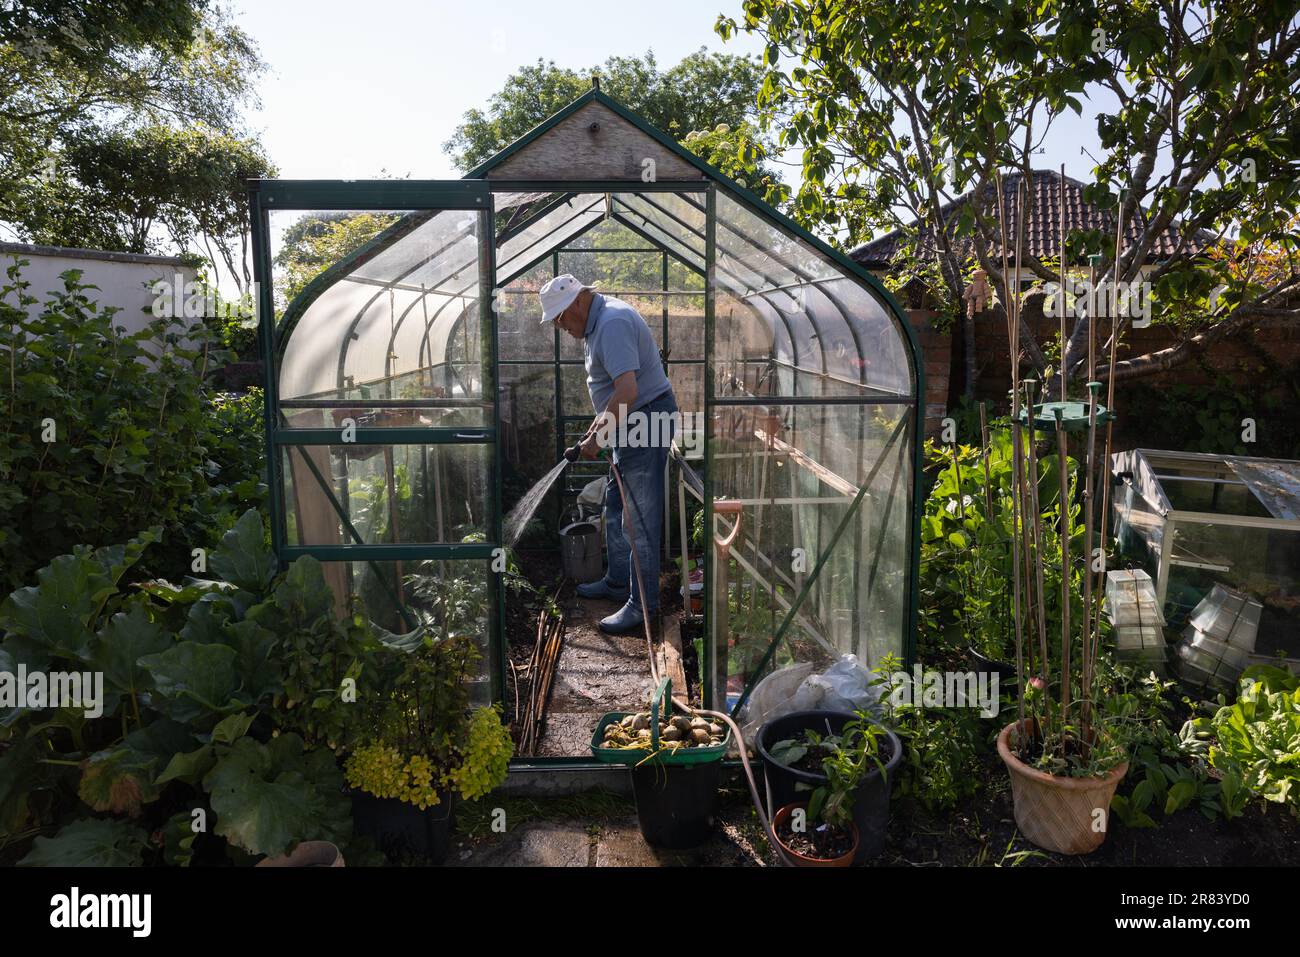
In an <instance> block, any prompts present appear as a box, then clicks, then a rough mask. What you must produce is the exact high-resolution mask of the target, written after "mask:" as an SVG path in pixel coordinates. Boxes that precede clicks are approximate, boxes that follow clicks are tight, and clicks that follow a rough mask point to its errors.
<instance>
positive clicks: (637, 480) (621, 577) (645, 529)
mask: <svg viewBox="0 0 1300 957" xmlns="http://www.w3.org/2000/svg"><path fill="white" fill-rule="evenodd" d="M676 412H677V400H676V398H674V396H673V394H672V393H671V392H669V393H668V394H667V395H665V396H662V397H660V398H658V399H655V400H654V401H653V402H648V403H646V404H645V405H644V406H642V407H641V408H640V409H637V410H636V411H635V412H633V413H631V414H630V415H629V417H628V430H627V435H626V436H623V435H620V436H619V440H620V441H622V440H623V439H624V438H627V439H632V440H635V439H636V432H635V428H634V425H633V423H634V421H635V420H634V418H633V417H634V416H636V415H639V414H641V413H644V414H645V415H646V417H647V418H646V421H647V426H646V428H645V434H646V436H647V439H648V441H646V442H635V444H633V442H629V443H628V445H627V446H619V445H617V444H616V445H615V448H614V463H615V464H616V465H617V466H618V470H619V474H620V475H622V476H623V484H624V485H625V486H627V492H628V497H629V498H631V499H632V504H631V507H629V508H627V509H626V511H627V514H628V516H629V518H630V520H631V523H632V530H633V533H634V535H633V538H634V541H635V545H636V554H637V558H638V559H639V561H640V564H641V575H642V577H643V578H644V579H645V587H646V591H647V592H648V594H646V595H644V596H642V595H641V590H640V589H639V588H637V581H636V567H635V566H634V565H633V562H632V546H631V545H630V544H629V543H628V539H627V533H626V532H625V531H624V529H623V516H624V503H623V496H622V495H620V494H619V491H618V483H617V482H616V481H615V480H614V475H613V473H612V472H611V473H610V475H609V477H608V478H606V479H605V548H606V551H607V552H608V555H609V569H608V571H606V572H605V581H606V582H607V583H608V584H609V585H610V586H611V587H614V588H628V589H630V591H631V596H632V598H631V601H632V604H633V606H634V607H636V608H637V609H639V610H640V611H641V612H642V614H654V613H655V612H657V611H658V610H659V555H660V552H661V550H662V547H663V534H664V505H665V501H664V468H665V467H666V466H667V464H668V448H669V446H670V445H671V444H672V438H673V435H674V433H675V431H676V419H675V416H674V418H673V420H672V421H671V422H669V421H666V420H665V418H664V417H665V416H668V415H672V414H673V413H676ZM655 413H658V415H655Z"/></svg>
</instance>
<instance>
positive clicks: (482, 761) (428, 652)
mask: <svg viewBox="0 0 1300 957" xmlns="http://www.w3.org/2000/svg"><path fill="white" fill-rule="evenodd" d="M385 646H386V654H383V655H380V656H379V660H378V661H377V662H376V668H375V670H376V671H377V674H376V675H373V676H371V677H370V678H369V679H368V680H367V681H366V685H365V690H364V691H361V692H360V693H359V700H360V703H361V705H362V706H361V708H360V709H359V712H358V718H359V720H358V722H357V733H356V745H355V746H354V747H353V748H352V749H351V753H350V754H349V755H348V757H347V759H346V761H345V762H344V767H343V770H344V774H345V776H346V778H347V782H348V785H349V786H350V787H351V789H352V802H353V805H352V809H353V821H354V824H355V827H356V830H357V833H359V834H364V835H367V836H369V837H371V838H372V839H374V841H375V843H376V844H377V845H378V846H379V848H380V850H382V851H383V852H384V853H385V854H386V855H387V856H388V857H389V858H390V859H392V858H403V857H406V856H411V855H413V856H416V857H421V858H426V859H428V860H430V861H432V862H434V863H440V862H441V861H442V860H443V859H444V858H445V857H446V854H447V849H448V847H449V845H450V839H451V830H452V824H453V820H454V818H453V800H454V798H455V797H456V796H457V795H459V796H460V797H461V798H464V799H466V800H474V799H476V798H479V797H482V796H483V795H485V794H487V793H488V792H489V791H491V790H492V789H493V788H495V787H496V786H497V785H499V784H500V783H501V782H502V781H504V780H505V777H506V773H507V770H508V765H509V761H510V757H511V754H512V753H513V750H514V745H513V742H512V740H511V737H510V731H509V729H508V728H507V727H505V726H504V725H503V724H502V722H501V716H500V713H499V712H498V710H497V708H496V707H495V706H492V707H485V708H471V707H470V700H469V683H468V679H469V677H470V675H471V673H472V671H473V668H474V665H475V662H477V660H478V657H479V656H478V652H477V650H476V649H475V647H474V643H473V641H472V639H471V638H470V637H468V636H466V635H460V634H453V635H446V636H443V637H438V638H435V637H433V636H431V635H429V634H427V633H426V632H424V631H423V630H420V631H418V632H416V633H413V635H409V636H402V637H400V638H393V639H391V640H385Z"/></svg>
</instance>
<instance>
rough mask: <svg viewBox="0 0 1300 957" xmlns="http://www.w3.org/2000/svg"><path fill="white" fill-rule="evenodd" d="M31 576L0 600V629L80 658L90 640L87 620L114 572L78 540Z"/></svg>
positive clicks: (109, 591)
mask: <svg viewBox="0 0 1300 957" xmlns="http://www.w3.org/2000/svg"><path fill="white" fill-rule="evenodd" d="M36 580H37V582H38V584H36V585H28V586H27V587H26V588H20V589H18V590H17V591H15V592H13V593H12V594H11V595H10V596H9V597H8V598H6V599H5V600H4V603H3V604H0V629H3V630H4V631H7V632H15V633H17V634H18V635H21V636H23V637H25V638H27V639H28V640H30V641H33V642H36V643H38V644H39V645H42V646H44V647H45V648H48V649H49V650H51V651H52V652H54V653H55V654H57V655H61V656H64V657H69V658H75V659H81V658H82V657H83V656H84V655H85V654H86V653H87V651H88V649H89V646H90V631H89V629H88V628H87V625H88V624H89V623H90V620H91V618H93V617H94V616H95V614H96V612H97V611H98V610H99V608H100V606H101V605H102V604H103V602H104V600H105V599H106V598H107V597H108V596H109V595H111V594H112V593H113V591H114V590H115V585H114V580H113V578H112V577H111V576H110V575H109V573H108V572H106V571H105V570H104V567H103V565H101V564H100V563H99V562H98V561H96V560H95V559H94V558H93V557H92V555H91V550H90V549H89V548H88V547H86V546H83V545H79V546H77V549H76V551H75V552H74V553H73V554H71V555H60V556H58V557H57V558H55V559H54V560H53V561H52V562H50V563H49V564H48V565H46V566H45V567H44V568H42V569H41V570H40V571H38V572H37V573H36Z"/></svg>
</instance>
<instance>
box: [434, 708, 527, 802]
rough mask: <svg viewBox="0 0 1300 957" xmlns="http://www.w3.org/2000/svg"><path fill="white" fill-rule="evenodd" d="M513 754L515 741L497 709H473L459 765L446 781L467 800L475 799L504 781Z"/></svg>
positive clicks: (453, 769) (452, 770)
mask: <svg viewBox="0 0 1300 957" xmlns="http://www.w3.org/2000/svg"><path fill="white" fill-rule="evenodd" d="M513 754H514V741H513V739H512V738H511V737H510V729H509V728H508V727H506V726H505V725H504V724H502V723H501V712H500V710H499V709H498V708H497V707H496V706H493V707H491V708H476V709H475V710H474V712H473V713H472V714H471V715H470V720H469V731H468V733H467V735H466V738H465V748H464V753H463V757H462V759H461V764H460V766H459V767H455V768H452V769H451V772H450V774H449V781H450V783H451V784H452V785H454V786H455V788H456V790H457V791H459V792H460V794H461V796H462V797H464V798H465V799H466V800H468V801H473V800H477V799H478V798H481V797H483V796H484V795H486V794H488V793H489V792H490V791H492V789H493V788H495V787H496V786H497V785H498V784H500V783H501V782H502V781H504V780H505V779H506V771H507V770H508V769H509V765H510V758H511V756H513Z"/></svg>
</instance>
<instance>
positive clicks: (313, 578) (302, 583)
mask: <svg viewBox="0 0 1300 957" xmlns="http://www.w3.org/2000/svg"><path fill="white" fill-rule="evenodd" d="M275 604H276V606H277V607H278V608H279V609H280V610H281V611H282V612H284V614H285V615H286V617H287V618H288V619H289V620H290V621H291V622H292V623H293V624H295V625H297V626H298V627H302V628H305V627H308V626H309V625H311V624H312V622H314V621H316V619H318V618H320V617H321V616H325V615H328V616H332V615H333V614H334V591H333V589H331V588H330V586H329V582H327V581H326V580H325V572H324V571H323V570H322V568H321V563H320V562H319V561H318V560H317V559H315V558H312V557H311V556H310V555H304V556H302V557H301V558H299V559H298V560H297V561H295V562H294V563H293V564H292V565H290V566H289V568H288V570H287V571H286V572H285V573H284V578H283V579H282V580H281V581H280V583H279V584H278V585H277V586H276V587H275Z"/></svg>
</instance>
